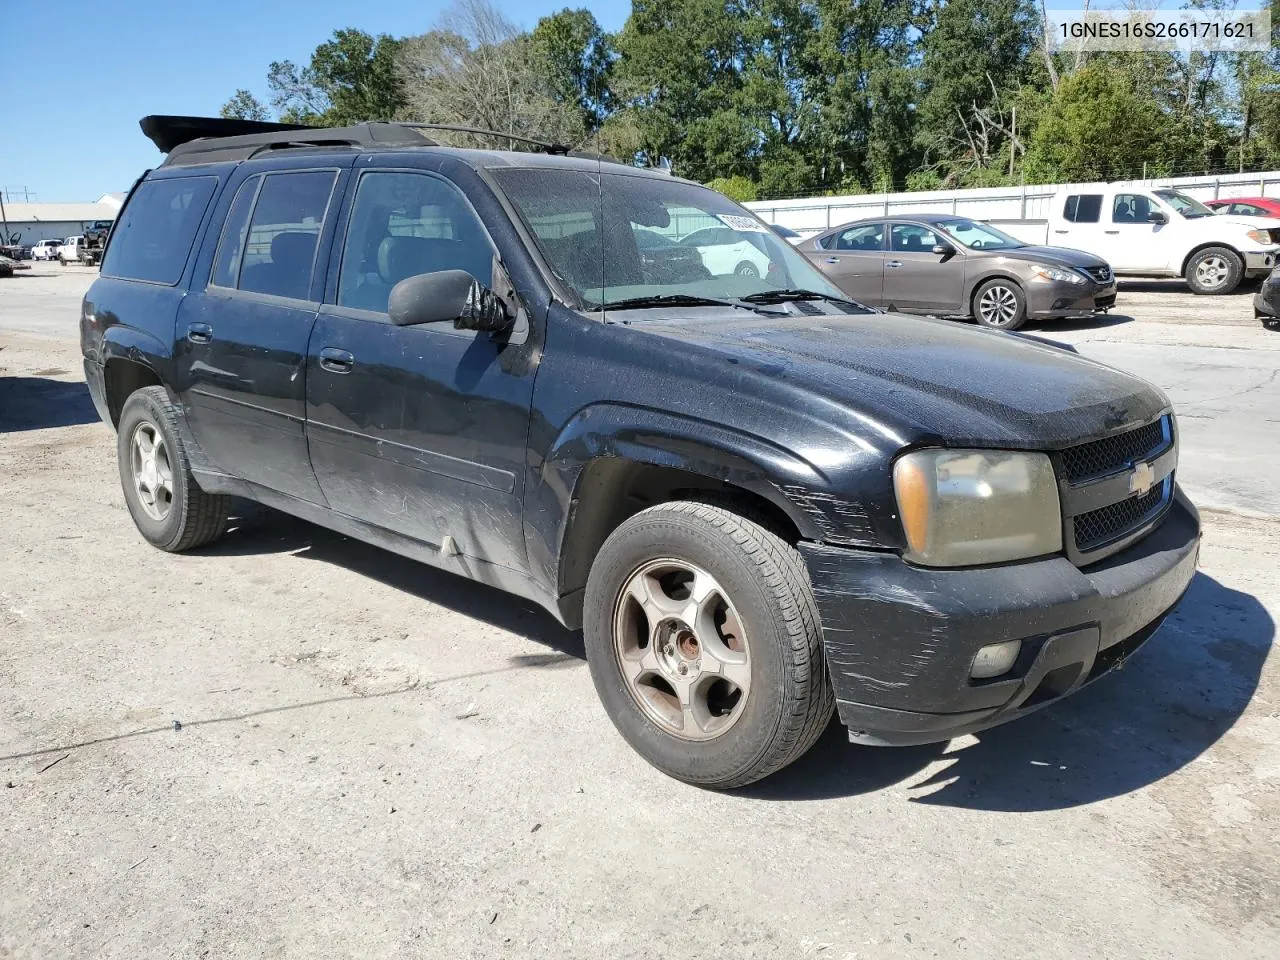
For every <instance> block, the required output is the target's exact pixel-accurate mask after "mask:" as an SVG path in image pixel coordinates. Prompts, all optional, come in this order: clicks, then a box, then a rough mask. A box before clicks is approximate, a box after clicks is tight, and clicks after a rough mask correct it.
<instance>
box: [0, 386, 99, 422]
mask: <svg viewBox="0 0 1280 960" xmlns="http://www.w3.org/2000/svg"><path fill="white" fill-rule="evenodd" d="M97 420H98V411H97V410H96V409H95V408H94V406H93V400H92V399H90V397H89V388H88V387H87V386H86V385H85V384H84V382H83V381H80V382H75V383H71V382H68V381H65V380H51V379H49V378H47V377H0V433H19V432H22V431H24V430H43V429H45V428H47V427H73V426H77V425H79V424H83V423H96V422H97Z"/></svg>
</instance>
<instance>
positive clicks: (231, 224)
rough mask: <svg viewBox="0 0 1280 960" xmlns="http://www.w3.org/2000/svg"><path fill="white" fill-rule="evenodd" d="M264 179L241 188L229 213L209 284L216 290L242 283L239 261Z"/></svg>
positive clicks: (258, 178) (253, 178)
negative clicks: (254, 202)
mask: <svg viewBox="0 0 1280 960" xmlns="http://www.w3.org/2000/svg"><path fill="white" fill-rule="evenodd" d="M261 183H262V177H250V178H249V179H248V180H246V181H245V182H244V183H242V184H240V189H239V190H238V191H236V198H235V200H233V201H232V202H231V209H230V210H228V211H227V220H226V223H225V224H223V227H222V239H221V240H219V241H218V255H217V256H216V257H214V260H213V275H212V276H211V277H210V278H209V282H210V283H212V284H213V285H214V286H217V287H234V286H235V285H236V283H238V282H239V280H240V260H241V258H242V257H243V255H244V242H245V239H246V238H247V237H248V236H249V214H250V213H252V212H253V201H254V200H255V199H257V196H258V186H259V185H260V184H261Z"/></svg>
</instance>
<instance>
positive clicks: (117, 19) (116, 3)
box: [0, 0, 631, 203]
mask: <svg viewBox="0 0 1280 960" xmlns="http://www.w3.org/2000/svg"><path fill="white" fill-rule="evenodd" d="M495 5H496V6H497V7H498V8H499V9H500V10H502V11H503V12H504V13H505V14H506V15H507V16H508V17H509V18H510V19H511V20H512V21H513V22H515V23H517V24H519V25H520V26H523V27H532V26H533V25H534V24H535V23H536V22H537V20H538V18H539V17H541V16H544V15H545V14H548V13H552V12H554V11H556V10H560V9H563V8H564V7H566V6H572V7H577V6H589V7H590V9H591V11H592V12H593V13H594V14H595V15H596V19H598V20H599V21H600V23H601V25H602V26H604V28H605V29H606V30H616V29H618V28H619V27H621V26H622V23H623V21H624V20H625V19H626V16H627V14H628V13H629V12H630V9H631V4H630V0H495ZM447 6H448V2H447V0H377V2H372V3H370V2H353V0H213V2H208V0H204V2H201V0H167V2H155V0H52V2H47V3H46V2H32V0H15V2H12V3H5V4H4V13H3V15H2V16H0V76H3V77H4V79H5V83H4V88H5V93H4V95H3V97H2V98H0V188H2V189H3V190H4V191H5V196H6V198H7V199H12V200H15V201H21V200H22V193H21V191H22V188H24V187H25V188H26V189H27V190H29V191H30V194H31V195H30V199H31V200H32V201H33V202H46V203H55V202H63V201H85V200H96V199H98V197H100V196H102V195H103V194H104V193H111V192H113V191H123V190H128V189H129V187H130V185H132V183H133V181H134V180H135V179H137V177H138V175H139V174H141V173H142V171H143V170H146V169H147V168H149V167H154V166H155V165H156V164H158V163H159V162H160V160H161V159H162V157H161V154H160V153H159V151H157V150H156V149H155V147H153V146H152V145H151V142H150V141H149V140H147V139H146V138H145V137H144V136H143V135H142V131H141V130H139V129H138V121H139V120H140V119H141V118H142V117H144V116H146V115H147V114H152V113H159V114H182V115H191V116H217V113H218V110H219V108H220V107H221V106H222V104H223V103H225V102H226V101H227V99H228V98H229V97H230V96H231V95H232V94H233V93H234V92H235V91H236V89H237V88H238V87H245V88H247V89H249V90H252V91H253V92H254V93H255V94H257V96H258V97H259V98H260V99H262V100H264V101H265V100H266V93H267V90H266V76H267V67H268V66H269V65H270V63H271V61H273V60H293V61H294V62H295V63H299V64H305V63H306V62H307V61H308V60H309V59H310V57H311V52H312V51H313V50H314V49H315V48H316V47H317V46H318V45H319V44H321V43H323V42H324V41H325V40H326V39H328V38H329V36H330V34H332V33H333V31H334V30H337V29H341V28H342V27H356V28H358V29H360V30H364V31H366V32H368V33H373V34H377V33H389V34H391V35H393V36H406V35H410V34H417V33H423V32H425V31H427V30H429V29H430V28H431V26H432V23H433V21H434V20H435V19H436V17H437V16H438V15H439V14H440V13H441V11H443V10H444V9H445V8H446V7H447ZM15 193H16V194H17V195H16V196H15V195H14V194H15Z"/></svg>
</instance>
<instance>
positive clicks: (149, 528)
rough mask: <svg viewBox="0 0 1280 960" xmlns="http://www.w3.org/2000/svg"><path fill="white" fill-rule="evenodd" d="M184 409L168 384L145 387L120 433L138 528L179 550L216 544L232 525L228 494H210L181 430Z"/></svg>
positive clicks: (124, 476) (127, 493)
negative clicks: (194, 473) (195, 472)
mask: <svg viewBox="0 0 1280 960" xmlns="http://www.w3.org/2000/svg"><path fill="white" fill-rule="evenodd" d="M178 416H179V412H178V409H177V408H176V407H175V406H174V405H173V403H172V402H171V401H170V400H169V394H168V393H167V392H166V391H165V389H164V387H143V388H142V389H141V390H137V391H135V392H134V393H133V394H131V395H130V396H129V399H128V400H126V401H125V404H124V410H122V411H121V413H120V426H119V432H118V434H117V437H116V458H117V460H118V461H119V465H120V484H121V486H122V487H123V488H124V500H125V503H126V504H127V505H128V507H129V513H130V514H131V515H132V516H133V522H134V523H135V524H136V525H137V527H138V532H139V533H141V534H142V536H143V537H144V538H145V539H146V540H147V542H149V543H150V544H152V545H153V546H156V547H159V548H160V549H161V550H165V551H168V552H170V553H179V552H181V551H183V550H190V549H192V548H193V547H200V546H204V545H205V544H207V543H212V542H213V541H214V540H217V539H218V537H220V536H222V534H223V533H225V532H226V529H227V515H228V509H229V501H228V498H227V497H224V496H216V495H214V494H209V493H205V492H204V491H203V490H201V489H200V485H199V484H197V483H196V481H195V478H194V477H193V476H192V475H191V463H190V460H189V459H188V458H187V453H186V450H185V449H184V448H183V446H182V440H181V438H180V436H179V433H178V429H177V417H178Z"/></svg>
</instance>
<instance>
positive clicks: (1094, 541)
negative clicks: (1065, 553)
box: [1071, 479, 1173, 553]
mask: <svg viewBox="0 0 1280 960" xmlns="http://www.w3.org/2000/svg"><path fill="white" fill-rule="evenodd" d="M1172 483H1173V480H1172V479H1167V480H1165V481H1164V482H1163V483H1160V484H1157V485H1156V486H1154V487H1152V488H1151V490H1150V492H1148V493H1146V494H1144V495H1143V496H1141V497H1130V498H1129V499H1127V500H1121V501H1120V502H1119V503H1109V504H1107V505H1106V506H1105V507H1101V508H1099V509H1097V510H1090V511H1089V512H1088V513H1082V514H1080V515H1079V516H1075V517H1072V518H1071V525H1072V530H1073V533H1074V534H1075V540H1076V549H1077V550H1079V551H1080V552H1081V553H1088V552H1089V551H1090V550H1093V549H1095V548H1097V547H1100V546H1102V545H1103V544H1104V543H1107V542H1109V541H1111V540H1115V539H1116V538H1117V537H1122V536H1124V535H1125V534H1126V533H1128V532H1129V531H1131V530H1134V529H1136V528H1137V527H1140V526H1142V524H1144V523H1146V522H1147V520H1149V519H1151V518H1152V517H1154V516H1155V514H1156V513H1158V512H1159V510H1160V508H1161V507H1162V506H1163V505H1164V503H1165V500H1166V499H1167V498H1168V495H1169V491H1168V487H1169V486H1170V485H1171V484H1172Z"/></svg>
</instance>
